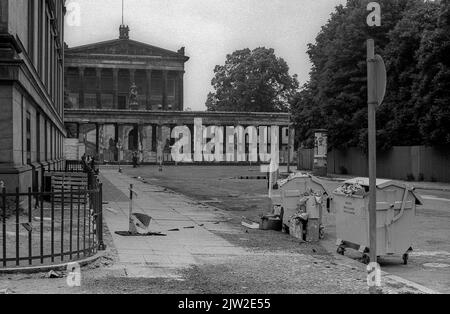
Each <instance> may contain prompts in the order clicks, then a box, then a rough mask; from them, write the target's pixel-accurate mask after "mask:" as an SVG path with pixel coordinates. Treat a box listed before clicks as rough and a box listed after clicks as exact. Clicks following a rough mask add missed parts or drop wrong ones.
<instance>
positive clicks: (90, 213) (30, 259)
mask: <svg viewBox="0 0 450 314" xmlns="http://www.w3.org/2000/svg"><path fill="white" fill-rule="evenodd" d="M91 180H92V181H90V183H89V186H88V187H84V188H80V187H78V188H77V189H74V188H73V187H71V188H70V189H66V190H65V189H64V185H63V186H62V188H61V189H60V190H58V191H55V190H54V187H52V188H51V189H50V191H45V189H44V185H42V188H41V191H39V192H33V191H32V189H31V188H29V189H28V192H26V193H20V192H19V189H18V188H17V189H16V192H14V193H7V192H6V189H4V188H3V190H2V191H0V192H1V194H0V218H1V224H0V225H1V232H0V247H1V252H0V269H1V268H2V267H3V268H10V267H20V266H37V265H51V264H54V263H61V262H69V261H76V260H80V259H83V258H86V257H90V256H92V255H94V254H96V253H97V251H98V250H103V249H104V247H105V246H104V244H103V223H102V221H103V217H102V202H103V201H102V184H101V183H100V182H99V181H98V180H97V179H96V178H95V176H94V179H91Z"/></svg>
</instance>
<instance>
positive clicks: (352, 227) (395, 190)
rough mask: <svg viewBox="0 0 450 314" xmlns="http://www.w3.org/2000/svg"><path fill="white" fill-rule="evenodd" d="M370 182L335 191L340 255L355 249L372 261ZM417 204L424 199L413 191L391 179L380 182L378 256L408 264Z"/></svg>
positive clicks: (353, 182) (364, 180) (358, 180)
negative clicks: (349, 249) (346, 250)
mask: <svg viewBox="0 0 450 314" xmlns="http://www.w3.org/2000/svg"><path fill="white" fill-rule="evenodd" d="M368 192H369V179H368V178H355V179H351V180H348V181H345V182H344V184H343V185H342V186H340V187H339V188H337V189H336V190H335V191H334V192H333V208H334V209H335V211H336V237H337V243H336V245H337V246H338V249H337V252H338V253H339V254H342V255H343V254H344V253H345V249H346V248H353V249H356V250H358V251H360V252H361V253H362V254H363V262H364V263H366V264H368V263H369V262H370V258H369V255H368V253H369V243H370V242H369V193H368ZM416 205H422V200H421V198H420V197H419V196H418V195H417V194H416V193H415V192H414V189H413V188H410V187H408V186H406V185H405V184H402V183H398V182H394V181H391V180H381V179H378V180H377V206H376V212H377V214H376V216H377V224H376V227H377V232H376V234H377V256H389V255H399V256H402V258H403V262H404V264H405V265H406V264H407V263H408V253H409V252H410V251H411V250H412V236H413V230H412V227H413V223H414V219H415V215H416Z"/></svg>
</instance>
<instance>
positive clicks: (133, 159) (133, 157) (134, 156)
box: [131, 152, 138, 168]
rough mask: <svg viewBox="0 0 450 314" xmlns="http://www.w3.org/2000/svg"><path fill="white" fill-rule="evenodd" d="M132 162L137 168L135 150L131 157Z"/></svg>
mask: <svg viewBox="0 0 450 314" xmlns="http://www.w3.org/2000/svg"><path fill="white" fill-rule="evenodd" d="M131 159H132V162H133V168H137V166H138V155H137V152H133V156H132V157H131Z"/></svg>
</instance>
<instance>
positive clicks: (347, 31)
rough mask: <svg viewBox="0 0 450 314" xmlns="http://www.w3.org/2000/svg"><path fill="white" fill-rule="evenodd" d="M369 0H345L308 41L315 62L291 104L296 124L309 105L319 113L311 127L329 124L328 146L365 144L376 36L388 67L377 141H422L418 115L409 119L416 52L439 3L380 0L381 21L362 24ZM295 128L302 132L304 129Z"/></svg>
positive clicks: (305, 118) (429, 26) (303, 139)
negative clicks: (370, 57) (369, 47)
mask: <svg viewBox="0 0 450 314" xmlns="http://www.w3.org/2000/svg"><path fill="white" fill-rule="evenodd" d="M447 1H448V0H447ZM368 2H369V1H359V0H348V1H347V3H346V5H345V6H343V5H341V6H338V7H336V10H335V12H333V13H332V15H331V18H330V20H329V21H328V23H327V24H326V25H325V26H323V27H322V30H321V31H320V33H319V34H318V36H317V38H316V42H315V43H314V44H311V45H309V47H308V54H309V57H310V59H311V62H312V64H313V66H312V70H311V73H310V82H309V83H308V84H307V85H306V86H305V87H304V89H303V90H302V92H301V93H300V94H299V96H298V97H297V98H296V103H295V105H294V106H293V109H295V110H293V112H294V115H295V120H296V124H297V126H298V128H300V130H301V125H302V124H303V122H304V121H308V119H309V118H310V117H308V116H307V115H308V114H310V112H311V111H313V112H314V114H315V115H317V116H319V118H318V119H319V121H320V123H319V125H317V123H313V124H314V127H322V128H327V129H328V130H329V138H330V145H331V146H332V147H339V148H345V147H348V146H360V147H363V148H366V147H367V87H366V85H367V79H366V76H367V73H366V40H367V39H368V38H374V39H375V43H376V51H377V53H379V54H381V55H382V56H383V57H384V58H385V61H386V63H387V67H388V78H389V81H388V87H387V97H386V99H385V102H384V104H383V105H382V106H380V107H379V108H378V114H377V118H378V120H377V123H378V139H379V144H386V145H384V146H385V148H387V147H388V146H390V145H394V144H397V143H402V140H403V143H405V142H406V143H415V142H420V141H421V136H422V135H421V133H420V132H419V130H418V128H417V124H416V127H415V128H414V124H413V123H416V122H417V121H416V122H413V121H414V119H413V118H412V117H411V115H413V112H414V111H413V110H411V107H413V103H414V100H413V91H414V90H413V81H414V80H415V79H416V78H417V75H418V73H419V69H417V68H416V64H417V63H418V61H417V60H418V59H419V57H418V56H417V55H416V52H417V51H418V50H419V49H420V46H421V38H422V33H423V32H424V31H425V30H427V29H432V28H433V26H434V24H433V23H434V22H435V17H436V12H437V10H436V5H437V4H436V3H433V2H424V1H423V0H379V1H378V2H379V3H380V5H381V7H382V26H381V27H377V28H369V27H368V26H367V25H366V17H367V14H368V12H367V11H366V4H367V3H368ZM305 95H308V97H305ZM306 101H307V102H308V103H306ZM399 102H400V103H401V104H400V105H399ZM408 105H409V107H408ZM413 131H414V132H413ZM409 132H412V133H411V134H412V136H410V137H408V136H406V134H408V133H409ZM298 134H299V135H300V136H304V135H305V132H302V131H300V132H298ZM306 135H308V134H306ZM299 140H300V141H301V142H304V141H305V140H306V141H307V139H306V138H299ZM405 140H406V141H405ZM408 141H409V142H408ZM381 146H383V145H381Z"/></svg>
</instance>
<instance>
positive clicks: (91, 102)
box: [84, 94, 97, 109]
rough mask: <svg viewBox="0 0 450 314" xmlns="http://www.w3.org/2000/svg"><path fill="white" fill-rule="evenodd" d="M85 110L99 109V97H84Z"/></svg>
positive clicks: (90, 95)
mask: <svg viewBox="0 0 450 314" xmlns="http://www.w3.org/2000/svg"><path fill="white" fill-rule="evenodd" d="M84 108H88V109H94V108H97V95H96V94H85V95H84Z"/></svg>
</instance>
